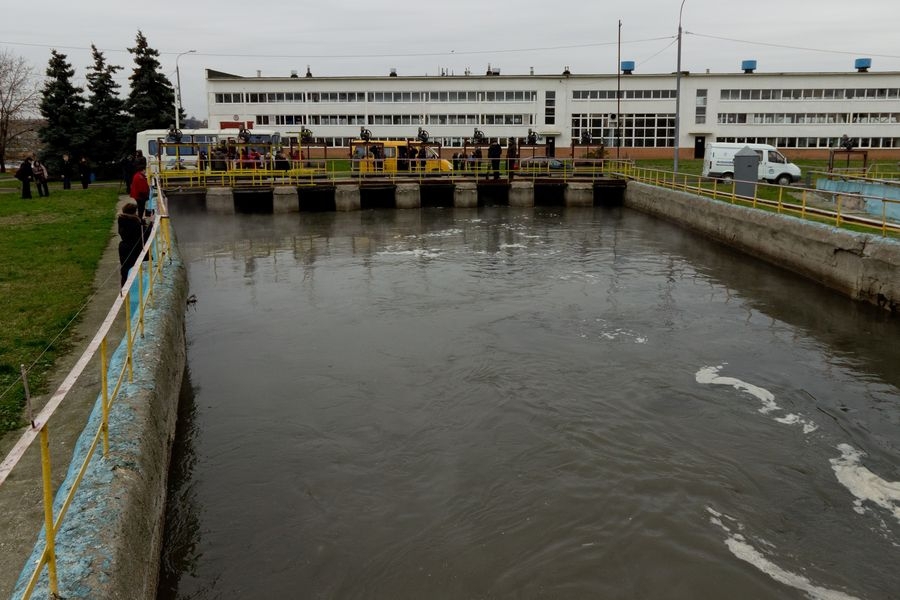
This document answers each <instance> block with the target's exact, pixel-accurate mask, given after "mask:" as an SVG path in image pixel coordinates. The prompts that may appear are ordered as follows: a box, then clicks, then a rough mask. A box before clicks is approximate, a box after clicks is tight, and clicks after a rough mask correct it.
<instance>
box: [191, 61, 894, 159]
mask: <svg viewBox="0 0 900 600" xmlns="http://www.w3.org/2000/svg"><path fill="white" fill-rule="evenodd" d="M491 73H492V74H484V75H472V74H469V75H450V76H430V77H429V76H421V77H419V76H413V77H400V76H393V75H391V76H378V77H313V76H311V75H309V74H308V75H307V76H306V77H302V76H301V77H297V76H296V75H291V76H289V77H268V76H267V77H262V76H257V77H242V76H237V75H231V74H227V73H222V72H218V71H213V70H207V75H206V88H207V97H208V106H209V126H210V127H213V128H215V127H235V126H238V125H242V126H249V127H257V128H268V129H275V130H277V131H279V132H281V133H282V135H283V136H288V137H298V136H299V132H300V130H301V129H303V128H306V129H308V130H310V131H311V132H312V134H313V136H314V138H315V139H316V140H317V141H319V142H322V143H326V144H328V145H329V146H335V147H346V146H347V145H348V143H349V141H350V140H352V139H356V138H358V137H359V134H360V129H361V128H366V129H368V130H369V131H371V133H372V136H373V138H378V139H407V138H409V139H414V138H415V137H416V135H417V133H418V130H419V128H423V129H425V130H426V131H428V133H429V135H430V136H431V138H432V139H433V140H435V141H437V142H440V143H441V144H442V145H443V146H445V147H447V148H453V147H460V146H463V145H464V144H465V143H466V139H467V138H471V137H472V135H473V133H474V130H475V129H478V130H480V131H481V132H483V133H484V135H485V136H486V137H487V138H489V139H494V138H496V139H499V140H501V143H503V144H504V145H505V143H506V141H507V140H508V139H509V138H517V139H519V140H520V142H521V141H522V140H524V139H525V138H526V137H527V135H528V132H529V130H532V131H533V132H534V133H536V134H537V136H538V142H539V143H540V144H546V146H547V154H548V155H556V156H568V155H569V153H570V151H571V148H572V142H573V140H574V141H575V142H576V143H577V142H580V141H582V140H583V139H584V138H583V137H582V136H583V135H584V134H586V133H587V134H590V138H591V140H592V143H594V144H598V143H600V142H602V143H603V144H604V145H605V146H606V147H607V156H616V155H619V156H621V157H622V158H665V157H671V156H672V155H673V151H674V150H673V149H674V146H675V130H676V126H675V107H676V94H675V90H676V76H675V74H674V73H672V74H646V75H645V74H607V75H603V74H598V75H575V74H565V73H564V74H561V75H501V74H499V71H497V70H495V71H493V72H491ZM680 88H681V100H680V102H679V103H678V104H679V108H680V111H679V112H680V115H679V126H678V129H679V133H680V135H679V137H680V139H679V140H678V147H679V156H680V157H681V158H692V157H697V158H699V157H702V155H703V151H704V149H705V146H706V144H709V143H711V142H715V141H719V142H756V143H768V144H771V145H773V146H777V147H779V148H781V149H783V150H786V151H787V152H788V153H789V155H791V156H795V157H796V156H802V157H806V158H817V157H818V158H824V157H827V155H828V150H829V148H833V147H836V146H837V141H838V139H840V137H841V136H842V135H847V136H849V137H850V138H851V139H853V140H854V142H855V144H856V147H857V148H859V149H864V150H869V151H870V154H871V155H872V156H873V157H874V158H881V159H884V158H900V72H885V73H879V72H872V71H869V72H857V71H848V72H846V73H755V72H744V73H724V74H723V73H718V74H716V73H702V74H696V73H683V74H682V76H681V81H680Z"/></svg>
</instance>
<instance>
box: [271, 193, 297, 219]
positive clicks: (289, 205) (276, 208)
mask: <svg viewBox="0 0 900 600" xmlns="http://www.w3.org/2000/svg"><path fill="white" fill-rule="evenodd" d="M292 212H300V196H298V195H297V188H295V187H291V186H279V187H276V188H275V189H274V190H272V213H273V214H278V213H292Z"/></svg>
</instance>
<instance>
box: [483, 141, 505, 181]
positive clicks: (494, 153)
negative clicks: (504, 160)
mask: <svg viewBox="0 0 900 600" xmlns="http://www.w3.org/2000/svg"><path fill="white" fill-rule="evenodd" d="M487 155H488V159H490V161H491V170H492V171H493V172H494V179H500V157H501V156H503V148H501V147H500V142H498V141H496V140H494V141H493V142H491V145H490V146H488V151H487Z"/></svg>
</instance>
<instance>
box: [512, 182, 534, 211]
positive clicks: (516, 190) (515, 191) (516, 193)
mask: <svg viewBox="0 0 900 600" xmlns="http://www.w3.org/2000/svg"><path fill="white" fill-rule="evenodd" d="M509 205H510V206H517V207H521V208H533V207H534V184H533V183H532V182H530V181H513V182H512V183H510V184H509Z"/></svg>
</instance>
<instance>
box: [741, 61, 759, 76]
mask: <svg viewBox="0 0 900 600" xmlns="http://www.w3.org/2000/svg"><path fill="white" fill-rule="evenodd" d="M741 68H742V69H743V70H744V73H752V72H753V71H755V70H756V61H755V60H745V61H741Z"/></svg>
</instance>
